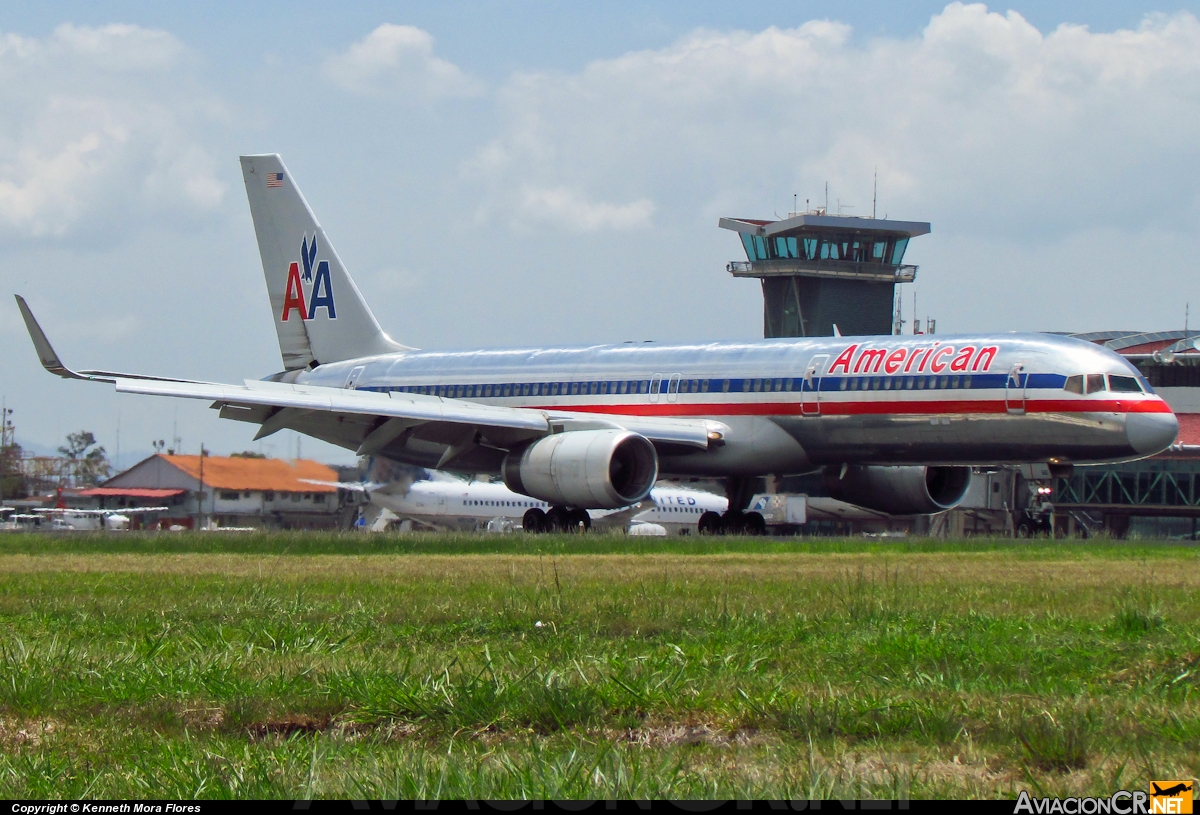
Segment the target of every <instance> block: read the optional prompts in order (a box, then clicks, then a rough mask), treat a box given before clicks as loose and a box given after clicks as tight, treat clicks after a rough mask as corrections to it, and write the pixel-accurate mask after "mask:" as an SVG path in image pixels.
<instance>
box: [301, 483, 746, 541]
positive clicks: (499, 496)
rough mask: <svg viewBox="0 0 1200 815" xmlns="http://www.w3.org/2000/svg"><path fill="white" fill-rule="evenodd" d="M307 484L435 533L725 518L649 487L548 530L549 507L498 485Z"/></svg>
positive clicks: (716, 505) (705, 502)
mask: <svg viewBox="0 0 1200 815" xmlns="http://www.w3.org/2000/svg"><path fill="white" fill-rule="evenodd" d="M303 480H304V481H308V482H309V483H312V484H320V485H322V486H333V487H337V488H338V489H343V490H352V491H355V492H361V493H363V494H364V495H366V496H367V499H368V500H369V501H370V502H371V504H373V505H374V506H376V507H379V508H381V509H386V510H388V511H390V512H391V513H392V514H393V515H395V516H396V517H397V518H400V519H407V520H411V521H415V522H417V523H419V524H421V525H424V526H429V527H432V528H435V529H460V530H465V531H475V530H479V529H484V528H486V527H487V526H488V525H489V524H491V523H494V522H497V521H499V522H507V523H508V524H510V525H511V526H512V527H513V528H520V529H523V530H524V531H526V532H561V531H567V530H571V529H578V528H580V527H582V528H584V529H591V528H593V527H595V528H599V529H616V528H621V529H622V530H624V529H627V528H628V527H629V526H630V525H631V524H646V523H653V524H658V525H660V526H662V527H663V528H664V529H665V530H667V531H668V532H671V533H676V534H680V533H683V530H688V531H689V532H694V531H695V530H696V528H697V524H698V523H699V521H700V518H701V517H702V516H703V515H704V513H705V512H713V513H716V514H717V515H720V514H721V513H723V512H725V509H726V507H727V506H728V501H726V499H724V498H722V497H721V496H718V495H713V494H712V493H708V492H703V491H701V490H687V489H673V488H667V487H655V488H654V489H652V490H651V491H650V495H649V496H647V498H646V499H645V500H643V501H641V502H640V503H637V504H634V505H633V506H630V507H623V508H621V509H618V510H592V511H591V512H587V511H584V510H580V512H583V515H582V516H580V515H578V514H577V513H575V514H571V516H570V520H572V521H574V525H573V526H570V525H569V526H567V527H565V528H564V527H559V526H555V525H554V517H553V516H548V515H547V514H546V511H547V510H549V509H552V507H551V506H550V504H548V503H547V502H545V501H539V500H537V499H535V498H530V497H529V496H527V495H521V494H520V493H516V492H513V491H512V490H510V489H509V488H508V487H506V486H505V485H504V484H503V483H500V482H486V481H469V482H468V481H464V480H462V479H460V478H454V477H451V476H441V477H439V476H438V475H436V474H435V475H434V477H433V478H431V479H428V480H419V481H413V482H408V481H399V482H396V481H393V482H388V483H371V482H365V481H350V482H347V481H314V480H312V479H303Z"/></svg>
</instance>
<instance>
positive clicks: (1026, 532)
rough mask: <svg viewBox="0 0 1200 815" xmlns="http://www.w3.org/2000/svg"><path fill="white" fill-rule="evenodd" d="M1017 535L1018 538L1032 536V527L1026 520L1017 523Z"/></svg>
mask: <svg viewBox="0 0 1200 815" xmlns="http://www.w3.org/2000/svg"><path fill="white" fill-rule="evenodd" d="M1017 537H1018V538H1032V537H1033V528H1032V527H1031V526H1030V525H1029V523H1028V522H1027V521H1021V523H1019V524H1017Z"/></svg>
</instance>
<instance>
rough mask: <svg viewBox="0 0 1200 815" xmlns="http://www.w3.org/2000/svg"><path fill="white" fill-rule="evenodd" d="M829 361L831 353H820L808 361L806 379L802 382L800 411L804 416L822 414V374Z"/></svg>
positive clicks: (805, 372)
mask: <svg viewBox="0 0 1200 815" xmlns="http://www.w3.org/2000/svg"><path fill="white" fill-rule="evenodd" d="M828 362H829V354H818V355H817V356H815V357H813V358H812V359H810V360H809V361H808V368H806V369H805V371H804V379H803V380H801V382H800V413H801V415H803V416H820V415H821V374H823V373H825V365H826V364H827V363H828Z"/></svg>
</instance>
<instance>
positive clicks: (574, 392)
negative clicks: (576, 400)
mask: <svg viewBox="0 0 1200 815" xmlns="http://www.w3.org/2000/svg"><path fill="white" fill-rule="evenodd" d="M578 394H579V383H578V382H572V383H571V396H577V395H578Z"/></svg>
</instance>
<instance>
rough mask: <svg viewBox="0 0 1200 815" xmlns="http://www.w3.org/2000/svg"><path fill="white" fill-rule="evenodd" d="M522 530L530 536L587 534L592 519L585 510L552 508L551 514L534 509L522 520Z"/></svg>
mask: <svg viewBox="0 0 1200 815" xmlns="http://www.w3.org/2000/svg"><path fill="white" fill-rule="evenodd" d="M521 528H522V529H523V530H525V531H526V532H529V533H530V534H536V533H538V532H587V531H588V530H589V529H591V528H592V518H591V516H590V515H588V514H587V510H585V509H567V508H566V507H561V506H559V507H551V508H550V511H549V512H543V511H542V510H540V509H538V508H537V507H534V508H533V509H531V510H529V511H528V512H526V513H525V515H524V517H522V518H521Z"/></svg>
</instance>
